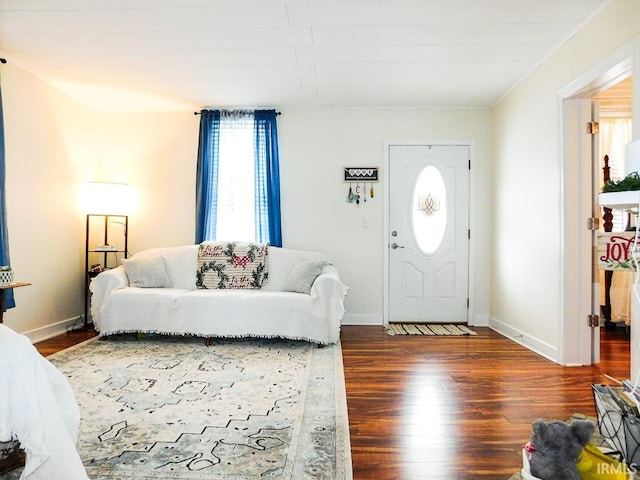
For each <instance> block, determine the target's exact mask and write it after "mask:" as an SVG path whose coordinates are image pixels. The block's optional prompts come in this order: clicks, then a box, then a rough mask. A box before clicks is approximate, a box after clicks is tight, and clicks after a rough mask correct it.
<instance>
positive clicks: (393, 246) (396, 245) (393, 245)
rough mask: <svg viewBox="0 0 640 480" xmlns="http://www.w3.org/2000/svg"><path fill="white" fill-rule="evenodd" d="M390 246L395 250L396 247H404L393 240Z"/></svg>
mask: <svg viewBox="0 0 640 480" xmlns="http://www.w3.org/2000/svg"><path fill="white" fill-rule="evenodd" d="M391 248H393V249H394V250H395V249H396V248H404V247H403V246H402V245H398V244H397V243H396V242H393V243H392V244H391Z"/></svg>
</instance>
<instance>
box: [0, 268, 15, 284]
mask: <svg viewBox="0 0 640 480" xmlns="http://www.w3.org/2000/svg"><path fill="white" fill-rule="evenodd" d="M10 283H13V271H12V270H0V285H8V284H10Z"/></svg>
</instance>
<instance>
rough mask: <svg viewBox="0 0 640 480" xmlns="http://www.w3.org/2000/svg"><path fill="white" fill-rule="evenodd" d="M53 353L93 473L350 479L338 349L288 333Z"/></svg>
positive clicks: (233, 479) (160, 340)
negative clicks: (77, 414)
mask: <svg viewBox="0 0 640 480" xmlns="http://www.w3.org/2000/svg"><path fill="white" fill-rule="evenodd" d="M49 359H50V360H51V361H52V363H54V365H56V366H57V367H58V368H59V369H60V370H61V371H62V372H63V373H65V374H66V375H67V377H68V378H69V380H70V382H71V384H72V387H73V389H74V392H75V394H76V398H77V400H78V403H79V405H80V410H81V412H82V421H81V426H80V435H79V440H78V450H79V452H80V456H81V458H82V461H83V463H84V465H85V467H86V469H87V473H88V475H89V477H90V478H91V479H92V480H93V479H135V480H144V479H157V478H164V479H177V480H191V479H194V480H195V479H208V480H222V479H225V480H238V479H258V478H260V479H262V478H272V479H275V478H277V479H287V480H289V479H304V478H313V479H327V480H329V479H335V480H343V479H344V480H349V479H351V478H352V473H351V456H350V443H349V424H348V418H347V410H346V394H345V386H344V372H343V368H342V354H341V350H340V346H339V345H333V346H328V347H319V346H317V345H313V344H310V343H306V342H294V341H284V340H256V339H233V340H214V341H213V343H212V344H211V346H208V347H207V346H206V345H205V343H204V340H203V339H198V338H190V337H160V336H158V337H151V338H147V339H143V340H136V339H133V338H131V339H125V340H122V339H118V340H95V341H89V342H88V343H85V344H82V345H81V346H79V347H77V348H72V349H69V350H65V351H63V352H60V353H58V354H56V355H54V356H51V357H49Z"/></svg>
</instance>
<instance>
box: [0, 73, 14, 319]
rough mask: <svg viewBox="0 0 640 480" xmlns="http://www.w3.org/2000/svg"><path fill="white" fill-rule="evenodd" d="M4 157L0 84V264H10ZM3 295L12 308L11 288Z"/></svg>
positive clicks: (0, 88)
mask: <svg viewBox="0 0 640 480" xmlns="http://www.w3.org/2000/svg"><path fill="white" fill-rule="evenodd" d="M5 177H6V175H5V157H4V113H3V110H2V86H1V85H0V265H11V261H10V260H9V233H8V230H7V203H6V201H7V199H6V192H7V189H6V180H5ZM0 294H3V295H4V296H5V309H7V308H13V307H15V306H16V302H15V299H14V296H13V290H12V289H9V290H3V291H2V292H0Z"/></svg>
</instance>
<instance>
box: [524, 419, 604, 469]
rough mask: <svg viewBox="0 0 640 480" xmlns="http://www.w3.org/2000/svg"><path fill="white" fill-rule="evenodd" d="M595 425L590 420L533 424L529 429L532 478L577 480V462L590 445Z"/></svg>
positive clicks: (540, 421)
mask: <svg viewBox="0 0 640 480" xmlns="http://www.w3.org/2000/svg"><path fill="white" fill-rule="evenodd" d="M594 430H595V425H594V424H593V423H592V422H590V421H589V420H574V421H573V422H571V424H569V423H566V422H557V421H556V422H545V421H543V420H540V419H538V420H536V421H535V422H533V425H532V429H531V445H532V446H533V448H532V449H531V450H532V451H531V459H530V460H529V466H530V467H531V475H533V476H534V477H537V478H540V479H541V480H580V478H581V477H580V473H579V472H578V468H577V467H576V462H577V461H578V458H579V457H580V454H581V453H582V448H583V447H584V446H585V445H586V444H587V443H589V440H590V439H591V435H592V434H593V432H594Z"/></svg>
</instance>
